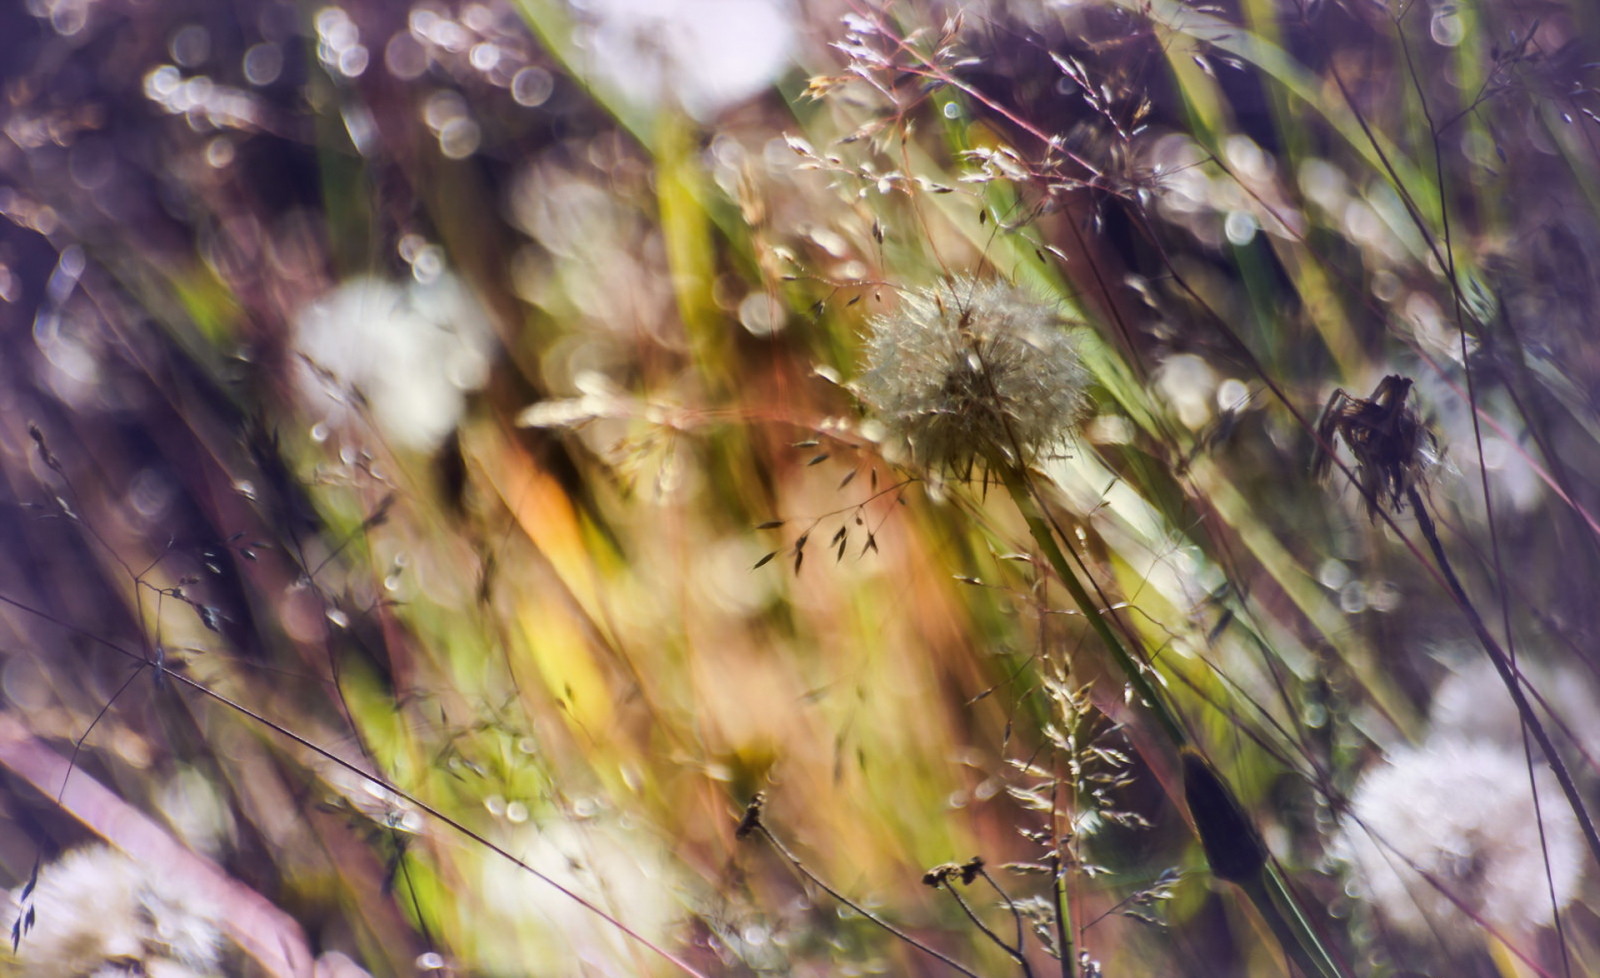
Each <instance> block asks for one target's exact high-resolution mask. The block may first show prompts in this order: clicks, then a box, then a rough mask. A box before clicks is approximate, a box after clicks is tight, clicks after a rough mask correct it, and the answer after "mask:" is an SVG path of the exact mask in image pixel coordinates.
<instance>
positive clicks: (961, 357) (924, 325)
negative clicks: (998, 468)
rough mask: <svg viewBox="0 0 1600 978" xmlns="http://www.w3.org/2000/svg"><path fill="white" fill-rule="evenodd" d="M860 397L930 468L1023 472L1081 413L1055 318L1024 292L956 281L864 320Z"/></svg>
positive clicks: (1082, 378) (1074, 374)
mask: <svg viewBox="0 0 1600 978" xmlns="http://www.w3.org/2000/svg"><path fill="white" fill-rule="evenodd" d="M870 328H871V334H870V335H869V337H868V339H867V346H866V364H867V370H866V372H865V373H864V374H863V375H862V376H861V378H860V380H859V381H858V382H857V385H856V389H857V391H858V392H859V394H860V395H861V398H862V399H863V400H864V401H865V402H866V403H867V404H868V405H869V406H870V407H871V408H872V409H873V410H874V411H875V412H876V413H877V415H878V418H879V420H881V421H882V422H883V424H884V425H885V426H886V427H887V428H888V429H889V431H890V432H891V433H892V434H894V435H896V436H899V437H900V438H903V439H904V440H905V441H906V442H907V443H908V444H909V445H910V447H911V453H912V458H913V459H914V460H915V461H916V462H917V463H918V464H920V465H924V466H926V467H928V468H930V469H944V470H947V471H949V472H952V473H954V474H957V475H961V476H963V477H964V476H967V475H970V474H971V470H972V466H973V463H974V462H986V463H996V462H998V463H1000V464H1004V465H1027V464H1029V463H1031V462H1033V461H1034V460H1035V459H1036V458H1038V457H1039V456H1041V455H1043V454H1046V453H1048V452H1050V451H1053V450H1057V449H1060V448H1061V447H1062V446H1063V445H1064V444H1065V443H1066V441H1067V439H1068V437H1069V436H1070V434H1071V431H1072V427H1073V425H1074V424H1075V423H1076V422H1077V421H1078V419H1079V418H1080V417H1081V416H1082V415H1083V413H1084V410H1085V409H1086V408H1087V406H1088V396H1087V394H1086V393H1085V390H1086V388H1087V387H1088V383H1089V375H1088V371H1086V370H1085V369H1084V367H1083V364H1082V362H1081V361H1080V360H1079V358H1078V355H1077V351H1076V349H1075V348H1074V345H1073V342H1072V338H1071V337H1070V335H1069V334H1068V333H1067V332H1066V331H1065V329H1064V323H1063V320H1062V317H1061V315H1060V313H1059V312H1058V311H1057V310H1056V309H1055V308H1054V307H1053V306H1052V305H1051V304H1050V303H1048V302H1045V301H1043V300H1041V299H1040V298H1038V297H1036V296H1034V295H1032V294H1030V293H1029V292H1027V291H1026V290H1024V289H1021V288H1018V287H1017V286H1014V285H1010V284H1008V283H1006V282H999V281H980V280H978V279H974V278H970V277H965V276H962V277H957V278H955V279H952V280H950V281H946V282H941V283H939V284H938V285H936V286H934V287H932V288H926V289H917V290H914V291H910V292H907V293H906V294H904V295H903V296H902V297H901V299H900V306H899V308H898V309H896V310H895V311H894V312H893V313H890V314H888V315H884V316H878V317H875V318H874V319H873V320H872V321H871V323H870Z"/></svg>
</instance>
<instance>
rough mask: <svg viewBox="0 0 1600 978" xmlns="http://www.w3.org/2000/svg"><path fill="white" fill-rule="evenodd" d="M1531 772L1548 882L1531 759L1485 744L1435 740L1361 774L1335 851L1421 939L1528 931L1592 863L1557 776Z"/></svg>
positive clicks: (1355, 883) (1447, 941)
mask: <svg viewBox="0 0 1600 978" xmlns="http://www.w3.org/2000/svg"><path fill="white" fill-rule="evenodd" d="M1534 779H1535V781H1536V783H1537V785H1538V790H1539V797H1540V799H1541V800H1542V804H1541V805H1540V810H1541V812H1542V814H1543V819H1544V846H1545V847H1547V848H1548V851H1549V860H1548V872H1549V876H1548V879H1547V877H1546V859H1545V849H1544V848H1542V847H1541V845H1540V832H1539V824H1538V821H1537V820H1536V819H1535V817H1534V805H1533V798H1532V794H1531V791H1530V787H1529V784H1528V767H1527V763H1526V761H1525V760H1524V758H1523V756H1522V754H1521V753H1520V752H1517V751H1514V750H1512V749H1511V748H1508V747H1505V746H1502V745H1498V744H1493V743H1489V742H1487V741H1482V740H1475V741H1458V740H1454V739H1447V738H1435V740H1434V741H1433V742H1431V743H1430V745H1429V746H1427V747H1424V748H1405V749H1402V750H1398V751H1395V752H1394V753H1393V754H1391V755H1390V757H1389V759H1388V761H1387V762H1386V763H1384V764H1383V765H1382V766H1381V767H1378V768H1376V769H1374V770H1372V771H1369V772H1368V773H1367V774H1366V775H1365V776H1364V777H1363V778H1362V779H1361V783H1360V784H1359V786H1358V787H1357V788H1356V791H1355V795H1354V798H1353V799H1352V802H1351V808H1350V817H1349V818H1348V819H1347V821H1346V822H1345V825H1344V828H1343V831H1342V833H1341V834H1340V836H1339V837H1338V839H1337V840H1336V841H1335V843H1334V846H1333V854H1334V855H1335V856H1336V857H1337V858H1339V859H1341V860H1343V861H1344V862H1346V863H1348V864H1349V865H1350V869H1351V880H1350V881H1351V888H1352V891H1353V892H1354V893H1355V894H1356V895H1357V896H1359V897H1361V898H1363V899H1365V900H1367V901H1369V902H1370V903H1371V905H1372V906H1373V908H1374V909H1375V910H1377V911H1378V912H1379V913H1380V914H1382V916H1383V918H1384V919H1385V920H1386V921H1388V923H1389V924H1390V925H1391V926H1392V927H1393V928H1394V929H1395V930H1396V931H1398V932H1400V933H1402V934H1404V935H1406V936H1408V937H1410V938H1412V939H1414V940H1416V941H1417V942H1419V943H1420V944H1427V945H1431V944H1433V942H1435V941H1438V942H1442V943H1443V944H1444V945H1445V946H1446V947H1448V948H1450V949H1452V950H1457V951H1459V950H1463V949H1466V948H1470V947H1471V946H1472V945H1473V944H1474V942H1478V943H1481V941H1482V939H1483V927H1484V926H1487V927H1489V928H1491V929H1492V930H1493V931H1494V932H1495V933H1497V934H1498V935H1500V936H1501V937H1503V938H1505V939H1507V940H1514V939H1517V938H1521V937H1526V936H1529V935H1531V934H1532V933H1534V932H1535V931H1537V930H1538V929H1539V928H1542V927H1545V926H1547V925H1549V924H1550V923H1551V921H1552V919H1553V909H1554V907H1562V906H1565V905H1566V904H1567V903H1569V902H1571V900H1572V899H1573V897H1574V896H1575V895H1576V894H1577V890H1578V884H1579V879H1580V875H1581V873H1582V866H1583V862H1584V859H1585V854H1584V848H1583V840H1582V838H1581V836H1580V835H1579V832H1578V825H1577V819H1576V818H1575V816H1574V815H1573V813H1572V810H1571V809H1570V808H1569V807H1567V806H1566V805H1565V804H1564V803H1563V801H1562V798H1561V792H1560V790H1559V789H1558V788H1557V786H1556V783H1555V779H1554V778H1553V777H1552V776H1551V774H1550V772H1549V771H1548V770H1546V769H1545V768H1543V767H1539V768H1536V769H1535V773H1534ZM1552 890H1553V891H1554V897H1555V898H1554V901H1552V899H1551V892H1552ZM1552 902H1553V904H1554V907H1553V906H1552Z"/></svg>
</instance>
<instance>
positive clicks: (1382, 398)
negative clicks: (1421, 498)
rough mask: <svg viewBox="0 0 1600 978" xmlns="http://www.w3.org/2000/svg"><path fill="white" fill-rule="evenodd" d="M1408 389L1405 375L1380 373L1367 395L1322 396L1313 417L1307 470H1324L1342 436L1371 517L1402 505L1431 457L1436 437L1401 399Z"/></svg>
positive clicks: (1320, 473) (1321, 475)
mask: <svg viewBox="0 0 1600 978" xmlns="http://www.w3.org/2000/svg"><path fill="white" fill-rule="evenodd" d="M1410 394H1411V379H1410V378H1409V377H1401V376H1399V375H1398V374H1390V375H1389V376H1387V377H1385V378H1383V380H1382V381H1380V382H1379V383H1378V387H1377V389H1376V390H1374V391H1373V392H1372V396H1371V397H1370V398H1360V397H1354V396H1352V395H1350V394H1347V393H1345V391H1344V390H1343V389H1342V388H1341V389H1339V390H1336V391H1334V392H1333V395H1332V396H1331V397H1329V398H1328V403H1327V404H1326V405H1325V406H1324V407H1323V409H1322V417H1321V418H1320V419H1318V421H1317V440H1318V442H1319V443H1320V444H1319V446H1318V449H1317V454H1316V458H1315V459H1314V461H1313V462H1312V464H1311V471H1312V474H1313V475H1315V476H1317V477H1318V478H1324V477H1326V476H1327V474H1328V471H1329V469H1330V468H1331V467H1332V465H1333V455H1332V452H1331V449H1332V447H1333V441H1334V439H1335V438H1336V437H1337V438H1339V439H1340V440H1342V441H1343V442H1344V443H1345V445H1347V446H1349V448H1350V454H1351V455H1353V456H1355V461H1356V478H1357V480H1359V482H1360V484H1361V493H1362V495H1363V496H1365V497H1366V500H1367V515H1368V516H1369V517H1371V518H1372V519H1373V520H1376V519H1377V518H1378V510H1379V509H1380V508H1388V509H1389V510H1390V511H1391V512H1399V511H1400V510H1402V509H1404V508H1405V497H1406V495H1407V494H1408V493H1409V492H1410V490H1411V488H1412V487H1413V486H1415V485H1416V484H1417V482H1418V481H1419V480H1420V479H1421V477H1422V473H1423V470H1424V469H1426V468H1427V466H1428V465H1429V464H1430V463H1431V462H1432V460H1433V456H1434V451H1435V448H1436V445H1437V443H1436V442H1435V440H1434V437H1433V433H1432V432H1431V431H1429V430H1428V427H1427V425H1425V424H1423V423H1422V419H1421V418H1419V417H1417V413H1416V412H1415V411H1413V410H1411V408H1410V407H1408V406H1407V405H1406V398H1407V397H1408V396H1410ZM1324 446H1325V447H1324Z"/></svg>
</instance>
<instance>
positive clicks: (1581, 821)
mask: <svg viewBox="0 0 1600 978" xmlns="http://www.w3.org/2000/svg"><path fill="white" fill-rule="evenodd" d="M1406 499H1407V501H1408V502H1410V503H1411V509H1412V512H1414V513H1416V514H1417V526H1418V528H1419V529H1421V530H1422V536H1423V537H1424V538H1425V539H1426V540H1427V541H1428V546H1429V548H1430V549H1432V551H1433V559H1434V561H1435V562H1436V563H1437V564H1438V565H1439V572H1440V573H1441V574H1442V575H1444V580H1445V584H1446V587H1447V589H1448V590H1449V591H1450V596H1451V597H1452V598H1454V599H1455V602H1456V605H1457V607H1459V608H1460V609H1461V611H1462V613H1463V614H1465V615H1466V616H1467V622H1468V623H1469V624H1470V625H1471V626H1472V630H1473V632H1474V633H1475V634H1476V635H1477V636H1478V641H1479V642H1480V643H1481V644H1482V645H1483V649H1484V651H1485V652H1487V653H1489V661H1490V662H1491V663H1493V664H1494V668H1495V672H1498V673H1499V674H1500V679H1501V681H1502V682H1504V683H1505V686H1506V691H1507V692H1509V693H1510V694H1511V702H1512V703H1514V704H1515V705H1516V707H1517V713H1518V714H1519V715H1520V716H1521V717H1522V723H1523V725H1524V726H1525V727H1526V728H1527V730H1528V732H1529V733H1531V734H1532V735H1533V739H1534V740H1536V741H1538V743H1539V749H1540V750H1542V751H1544V758H1545V763H1546V764H1548V765H1550V770H1551V772H1553V773H1554V774H1555V776H1556V781H1557V782H1558V783H1559V784H1560V785H1561V791H1562V793H1563V794H1565V795H1566V796H1567V803H1568V804H1570V805H1571V806H1572V813H1573V814H1574V815H1575V816H1577V819H1578V827H1579V828H1581V829H1582V830H1583V837H1584V839H1585V840H1586V841H1587V842H1588V844H1589V854H1590V856H1591V857H1592V858H1593V859H1594V861H1595V864H1596V865H1600V834H1596V832H1595V827H1594V820H1593V819H1591V818H1590V817H1589V809H1588V807H1587V806H1586V805H1585V804H1584V803H1583V796H1582V795H1580V794H1579V793H1578V786H1577V784H1576V783H1575V782H1574V781H1573V780H1572V773H1571V772H1570V771H1568V770H1567V765H1566V762H1564V761H1562V760H1561V755H1560V754H1558V753H1557V752H1556V747H1555V744H1554V743H1552V742H1551V740H1550V734H1549V733H1548V732H1547V731H1546V730H1545V728H1544V723H1543V722H1541V721H1540V719H1539V716H1538V714H1537V713H1535V712H1534V711H1533V705H1532V704H1531V703H1529V702H1528V698H1527V696H1526V695H1525V694H1524V693H1523V692H1522V683H1521V682H1520V681H1519V679H1518V678H1517V672H1516V669H1515V668H1514V667H1513V666H1512V664H1511V660H1510V658H1509V657H1508V656H1507V655H1506V653H1505V650H1504V649H1502V648H1501V647H1500V643H1499V642H1498V641H1497V640H1496V639H1495V637H1494V635H1493V634H1492V633H1491V632H1490V631H1489V627H1488V626H1487V625H1486V624H1484V621H1483V617H1482V616H1481V615H1479V614H1478V609H1477V608H1476V607H1474V606H1473V604H1472V600H1471V599H1470V598H1468V597H1467V592H1466V589H1465V588H1464V587H1462V586H1461V580H1460V578H1458V577H1456V572H1455V568H1454V567H1452V566H1451V564H1450V559H1449V558H1448V557H1446V556H1445V553H1444V545H1443V544H1442V543H1440V542H1439V533H1438V530H1436V529H1435V528H1434V524H1433V517H1431V516H1430V515H1428V510H1427V507H1425V506H1424V505H1423V504H1422V494H1421V493H1419V492H1418V491H1417V489H1416V487H1415V486H1408V487H1407V488H1406Z"/></svg>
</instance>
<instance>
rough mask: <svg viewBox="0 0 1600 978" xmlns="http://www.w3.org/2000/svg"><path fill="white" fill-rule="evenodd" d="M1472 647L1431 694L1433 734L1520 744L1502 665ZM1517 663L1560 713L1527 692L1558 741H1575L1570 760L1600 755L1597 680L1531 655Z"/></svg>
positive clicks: (1517, 719)
mask: <svg viewBox="0 0 1600 978" xmlns="http://www.w3.org/2000/svg"><path fill="white" fill-rule="evenodd" d="M1469 652H1470V653H1471V654H1472V658H1470V659H1469V660H1468V661H1467V662H1465V663H1463V664H1462V665H1460V666H1458V667H1457V668H1456V669H1455V671H1453V672H1452V673H1451V674H1450V675H1449V676H1448V677H1446V679H1445V680H1444V681H1443V682H1442V683H1440V684H1439V688H1438V690H1437V691H1436V692H1435V693H1434V694H1433V706H1432V707H1431V708H1430V709H1429V711H1428V720H1429V723H1430V725H1431V729H1432V731H1433V733H1432V736H1434V737H1451V738H1453V739H1458V740H1482V741H1486V742H1488V743H1491V744H1509V745H1513V746H1517V745H1521V743H1522V717H1521V715H1520V714H1519V713H1518V712H1517V707H1516V704H1515V703H1513V702H1512V701H1511V694H1510V693H1509V692H1507V691H1506V685H1505V682H1504V680H1502V679H1501V678H1500V673H1499V671H1497V670H1496V669H1495V667H1494V665H1493V663H1491V662H1490V661H1489V659H1488V657H1487V656H1485V655H1484V654H1483V652H1482V651H1481V650H1479V649H1472V650H1469ZM1517 668H1518V670H1519V671H1520V672H1521V673H1522V675H1523V676H1524V677H1525V678H1526V680H1527V681H1528V683H1531V684H1532V686H1533V688H1534V690H1536V691H1537V692H1538V694H1539V698H1542V699H1543V700H1544V702H1545V703H1547V704H1549V706H1550V708H1551V709H1553V710H1555V712H1556V713H1557V714H1558V715H1559V716H1560V717H1561V724H1557V723H1556V722H1555V720H1554V719H1553V718H1551V717H1550V716H1548V715H1547V714H1546V713H1545V711H1544V709H1542V708H1541V706H1540V705H1539V702H1538V698H1535V697H1534V695H1533V694H1532V693H1529V694H1528V700H1529V702H1530V703H1532V704H1533V707H1534V710H1535V711H1536V712H1537V713H1538V714H1539V718H1540V720H1541V721H1542V722H1543V723H1544V726H1545V730H1546V731H1547V732H1548V733H1549V734H1550V739H1551V740H1553V741H1555V743H1556V744H1557V745H1575V747H1576V749H1575V750H1573V751H1571V752H1570V753H1569V752H1567V751H1563V756H1565V757H1566V759H1567V761H1568V763H1574V762H1575V760H1576V759H1577V758H1578V756H1579V755H1581V754H1584V753H1587V754H1590V755H1594V756H1600V716H1596V714H1595V708H1594V704H1595V702H1596V699H1597V697H1596V694H1595V688H1594V685H1593V684H1592V683H1590V682H1589V681H1588V680H1587V679H1585V678H1584V677H1582V676H1579V675H1574V674H1573V673H1572V672H1571V671H1570V670H1564V669H1558V668H1556V667H1555V666H1553V665H1552V666H1545V665H1541V664H1538V663H1535V662H1532V661H1530V660H1529V659H1528V658H1527V657H1523V658H1522V660H1521V661H1519V663H1518V665H1517ZM1563 725H1565V729H1563ZM1558 749H1561V748H1560V747H1558ZM1536 750H1537V748H1536Z"/></svg>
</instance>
